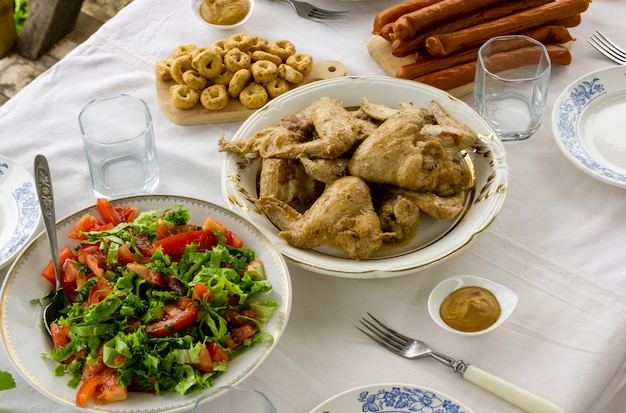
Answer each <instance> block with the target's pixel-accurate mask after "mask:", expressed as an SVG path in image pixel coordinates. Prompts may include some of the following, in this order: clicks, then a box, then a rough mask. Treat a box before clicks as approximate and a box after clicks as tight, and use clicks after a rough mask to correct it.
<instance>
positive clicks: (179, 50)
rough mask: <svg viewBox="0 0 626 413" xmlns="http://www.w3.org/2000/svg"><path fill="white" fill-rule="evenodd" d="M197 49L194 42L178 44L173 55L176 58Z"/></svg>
mask: <svg viewBox="0 0 626 413" xmlns="http://www.w3.org/2000/svg"><path fill="white" fill-rule="evenodd" d="M195 49H197V46H196V45H195V44H193V43H187V44H181V45H180V46H177V47H176V49H174V52H173V53H172V55H173V57H174V59H176V58H177V57H180V56H183V55H186V54H189V53H191V52H192V51H194V50H195Z"/></svg>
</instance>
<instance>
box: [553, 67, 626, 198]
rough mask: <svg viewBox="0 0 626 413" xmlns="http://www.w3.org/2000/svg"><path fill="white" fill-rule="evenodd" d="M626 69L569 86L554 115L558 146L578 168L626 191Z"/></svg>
mask: <svg viewBox="0 0 626 413" xmlns="http://www.w3.org/2000/svg"><path fill="white" fill-rule="evenodd" d="M625 113H626V66H612V67H609V68H606V69H601V70H598V71H595V72H592V73H589V74H587V75H585V76H583V77H581V78H580V79H578V80H576V81H575V82H573V83H572V84H571V85H569V86H568V87H567V88H565V90H563V92H561V95H560V96H559V97H558V99H557V101H556V104H555V105H554V109H553V111H552V129H553V131H554V137H555V139H556V142H557V144H558V146H559V148H560V149H561V151H562V152H563V154H565V157H566V158H567V159H569V160H570V161H571V162H572V163H573V164H574V165H576V166H577V167H579V168H580V169H581V170H583V171H584V172H586V173H587V174H589V175H591V176H593V177H594V178H596V179H598V180H600V181H603V182H606V183H608V184H611V185H615V186H617V187H620V188H626V133H625V132H624V131H626V116H624V114H625Z"/></svg>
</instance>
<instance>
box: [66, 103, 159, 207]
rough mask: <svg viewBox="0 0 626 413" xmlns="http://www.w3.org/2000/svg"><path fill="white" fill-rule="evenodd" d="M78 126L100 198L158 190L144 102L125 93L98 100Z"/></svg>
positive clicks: (85, 111) (151, 132) (86, 109)
mask: <svg viewBox="0 0 626 413" xmlns="http://www.w3.org/2000/svg"><path fill="white" fill-rule="evenodd" d="M78 123H79V125H80V130H81V133H82V137H83V148H84V149H85V155H86V156H87V162H88V164H89V172H90V174H91V183H92V185H93V189H94V193H95V195H96V197H104V198H118V197H121V196H127V195H135V194H145V193H150V192H152V191H153V190H154V189H155V188H156V187H157V185H158V184H159V165H158V161H157V152H156V145H155V141H154V129H153V126H152V116H151V115H150V110H149V109H148V105H146V103H145V102H144V101H143V100H141V99H139V98H137V97H135V96H130V95H123V94H122V95H115V96H110V97H105V98H100V99H95V100H93V101H91V102H89V103H88V104H87V106H85V107H84V108H83V110H82V111H81V112H80V115H79V116H78Z"/></svg>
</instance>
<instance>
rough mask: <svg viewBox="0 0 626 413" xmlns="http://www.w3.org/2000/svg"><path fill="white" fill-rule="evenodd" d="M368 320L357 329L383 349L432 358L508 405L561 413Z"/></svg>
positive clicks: (546, 402) (518, 389)
mask: <svg viewBox="0 0 626 413" xmlns="http://www.w3.org/2000/svg"><path fill="white" fill-rule="evenodd" d="M367 315H368V316H369V318H365V317H363V318H361V320H360V322H361V327H363V328H361V327H359V326H356V328H357V329H358V330H359V331H361V332H362V333H363V334H365V335H366V336H368V337H369V338H371V339H372V340H374V341H375V342H376V343H378V344H379V345H381V346H382V347H383V348H385V349H387V350H389V351H391V352H392V353H394V354H397V355H399V356H402V357H404V358H407V359H417V358H422V357H432V358H434V359H435V360H437V361H438V362H440V363H442V364H444V365H446V366H448V367H451V368H452V369H453V370H454V372H455V373H459V374H461V376H462V377H463V378H464V379H465V380H468V381H470V382H472V383H474V384H476V385H478V386H480V387H482V388H483V389H485V390H487V391H489V392H491V393H493V394H495V395H496V396H498V397H500V398H502V399H504V400H506V401H508V402H509V403H511V404H513V405H515V406H517V407H519V408H521V409H524V410H525V411H527V412H532V413H563V410H562V409H561V408H560V407H558V406H557V405H555V404H554V403H552V402H551V401H549V400H546V399H544V398H542V397H539V396H537V395H536V394H533V393H530V392H529V391H527V390H524V389H522V388H521V387H518V386H516V385H514V384H512V383H509V382H508V381H506V380H504V379H501V378H499V377H497V376H494V375H493V374H491V373H488V372H486V371H484V370H482V369H480V368H478V367H476V366H474V365H471V364H468V363H464V362H463V360H455V359H453V358H452V357H449V356H446V355H445V354H441V353H438V352H436V351H433V350H432V349H431V348H430V347H428V345H427V344H426V343H424V342H423V341H420V340H416V339H414V338H411V337H407V336H405V335H404V334H402V333H399V332H397V331H395V330H393V329H392V328H391V327H389V326H387V325H386V324H384V323H383V322H382V321H380V320H378V319H377V318H376V317H374V316H373V315H371V314H370V313H367Z"/></svg>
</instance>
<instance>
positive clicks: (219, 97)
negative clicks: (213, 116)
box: [200, 85, 228, 110]
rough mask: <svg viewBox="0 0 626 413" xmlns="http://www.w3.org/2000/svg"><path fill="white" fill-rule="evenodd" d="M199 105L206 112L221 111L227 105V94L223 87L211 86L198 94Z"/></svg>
mask: <svg viewBox="0 0 626 413" xmlns="http://www.w3.org/2000/svg"><path fill="white" fill-rule="evenodd" d="M200 104H202V106H203V107H205V108H206V109H208V110H222V109H224V108H225V107H226V105H228V92H227V91H226V86H224V85H211V86H209V87H208V88H206V89H204V90H203V91H202V94H200Z"/></svg>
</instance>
